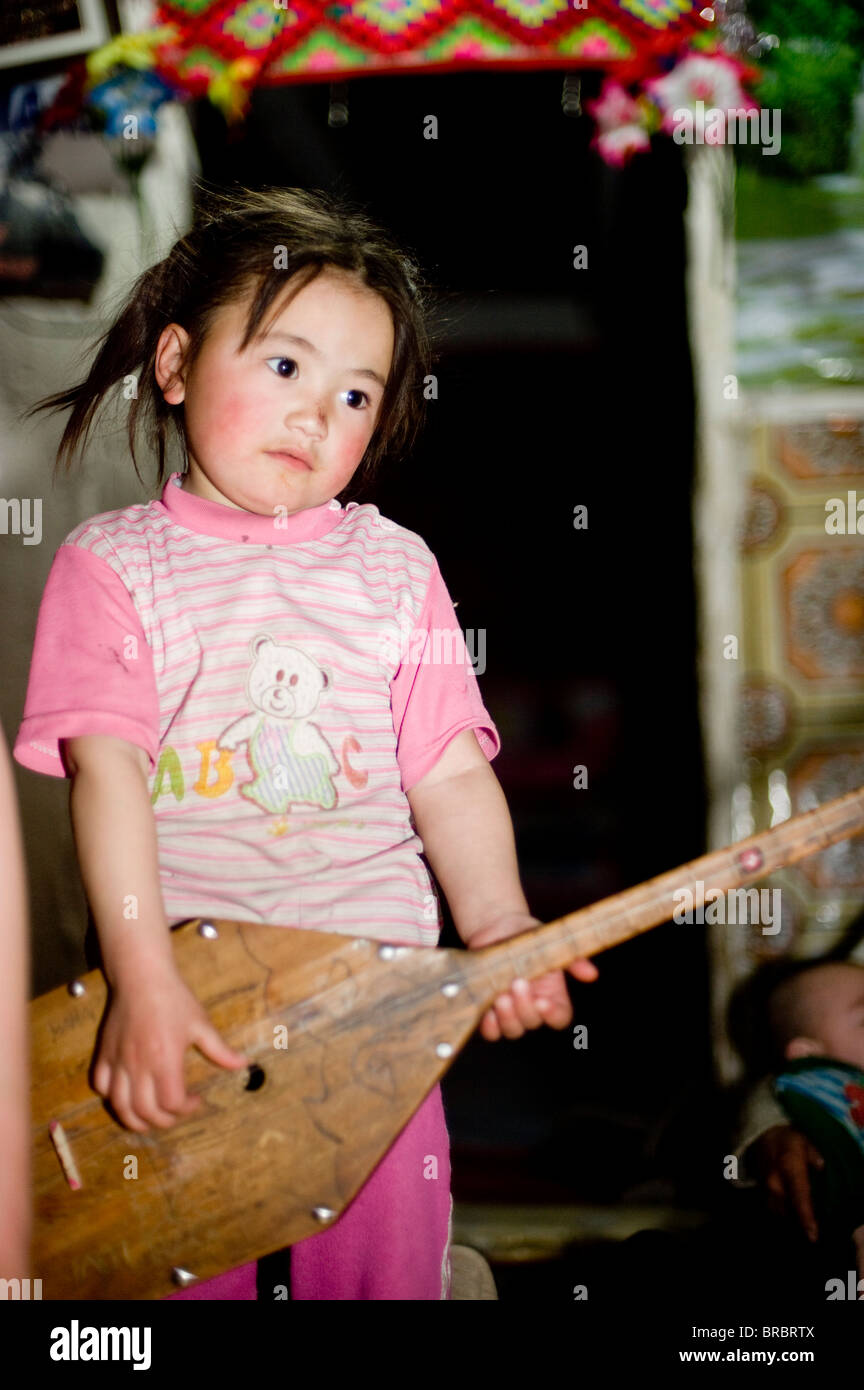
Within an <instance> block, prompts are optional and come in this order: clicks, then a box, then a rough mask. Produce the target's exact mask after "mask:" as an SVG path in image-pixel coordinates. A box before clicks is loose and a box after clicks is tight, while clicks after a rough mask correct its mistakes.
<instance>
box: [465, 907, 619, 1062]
mask: <svg viewBox="0 0 864 1390" xmlns="http://www.w3.org/2000/svg"><path fill="white" fill-rule="evenodd" d="M542 925H543V923H542V922H541V921H540V919H539V917H531V916H529V915H528V914H526V913H516V912H510V913H507V914H506V915H504V916H501V917H496V919H495V920H494V921H493V922H489V923H487V924H486V926H484V927H482V928H481V929H480V931H478V932H475V933H474V934H473V936H472V937H471V940H470V941H469V942H468V943H467V945H468V948H469V950H476V948H477V947H478V946H490V945H491V944H492V942H493V941H503V940H505V939H506V938H507V937H509V936H518V935H519V934H520V932H525V931H528V930H530V928H531V927H540V926H542ZM567 970H568V973H569V974H571V975H573V976H574V977H575V978H576V979H577V980H582V981H583V982H584V983H585V984H589V983H590V982H591V981H592V980H596V979H597V976H598V973H599V972H598V970H597V967H596V965H593V964H592V962H591V961H590V960H584V959H581V958H580V959H578V960H572V961H571V962H570V964H569V965H568V966H567ZM572 1017H573V1008H572V1005H571V1003H570V996H569V994H568V993H567V982H566V981H565V979H564V972H563V970H551V971H549V973H548V974H546V975H538V976H537V978H536V979H534V980H514V981H513V984H512V986H511V988H510V990H509V991H508V992H507V993H506V994H499V995H498V998H497V999H496V1000H495V1003H494V1004H493V1006H492V1008H491V1009H489V1010H488V1011H487V1012H486V1013H485V1014H484V1015H483V1020H482V1022H481V1024H480V1033H481V1035H482V1036H483V1037H484V1038H486V1039H487V1041H488V1042H497V1041H498V1039H499V1038H501V1037H505V1038H521V1037H522V1035H523V1033H524V1032H525V1031H526V1029H528V1028H540V1027H541V1026H542V1025H543V1024H544V1023H546V1024H548V1026H549V1027H550V1028H566V1027H567V1025H568V1023H569V1022H570V1020H571V1019H572Z"/></svg>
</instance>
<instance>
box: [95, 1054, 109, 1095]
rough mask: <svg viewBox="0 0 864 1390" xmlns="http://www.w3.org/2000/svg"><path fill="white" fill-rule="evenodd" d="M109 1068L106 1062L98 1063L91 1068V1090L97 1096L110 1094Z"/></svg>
mask: <svg viewBox="0 0 864 1390" xmlns="http://www.w3.org/2000/svg"><path fill="white" fill-rule="evenodd" d="M111 1075H112V1072H111V1067H110V1065H109V1064H108V1062H103V1061H101V1060H100V1061H98V1062H97V1063H96V1066H95V1067H94V1068H93V1090H94V1091H96V1093H97V1095H100V1096H107V1095H110V1092H111Z"/></svg>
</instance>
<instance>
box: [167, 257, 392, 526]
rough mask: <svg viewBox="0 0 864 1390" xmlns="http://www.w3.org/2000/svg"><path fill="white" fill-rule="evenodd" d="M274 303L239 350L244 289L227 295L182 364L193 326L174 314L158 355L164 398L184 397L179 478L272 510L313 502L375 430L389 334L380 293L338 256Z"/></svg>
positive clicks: (342, 476) (250, 508)
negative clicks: (232, 299) (183, 466)
mask: <svg viewBox="0 0 864 1390" xmlns="http://www.w3.org/2000/svg"><path fill="white" fill-rule="evenodd" d="M289 284H290V282H289ZM292 287H293V286H292ZM287 288H288V287H287V286H286V289H287ZM280 302H281V303H284V296H282V297H281V299H277V301H276V311H275V315H271V317H270V319H269V321H268V320H265V322H264V323H262V325H261V328H262V329H264V332H265V336H262V337H258V338H254V339H253V340H252V342H250V343H249V345H248V347H246V348H245V349H244V351H243V352H239V351H238V347H239V343H240V340H241V338H242V336H243V328H244V324H245V319H246V312H247V308H248V304H249V299H248V298H247V299H246V300H244V301H243V302H242V303H234V304H230V305H226V306H224V307H223V308H222V309H220V310H219V312H218V314H217V316H216V318H215V320H214V322H213V324H212V326H211V328H210V331H209V333H208V335H207V338H206V341H205V343H204V345H203V347H202V349H201V352H200V354H199V356H198V359H197V361H196V362H195V363H194V364H193V365H192V366H191V367H187V368H183V367H182V366H181V362H180V358H181V351H182V349H183V348H184V347H185V345H186V343H187V342H188V336H189V335H188V333H187V332H186V330H185V328H183V327H182V326H181V325H180V324H177V323H172V324H169V325H168V327H167V328H165V329H163V331H162V333H161V334H160V337H159V343H158V345H157V350H156V363H155V371H156V380H157V381H158V383H159V385H160V387H161V388H162V393H163V395H164V397H165V400H166V401H168V402H169V404H172V405H175V404H178V403H179V402H180V401H183V402H185V425H186V446H187V452H188V456H189V472H188V475H187V477H186V479H185V481H184V484H183V486H184V488H185V489H186V490H187V491H189V492H193V493H195V494H196V495H197V496H199V497H206V498H209V500H210V501H213V502H222V503H224V504H226V505H227V506H229V507H236V508H238V509H240V510H242V511H247V512H257V513H259V514H261V515H269V516H278V515H290V514H292V513H294V512H300V511H304V510H305V509H306V508H307V507H317V506H320V505H321V504H322V503H325V502H329V501H330V499H331V498H333V497H335V496H336V494H337V493H338V492H341V490H342V488H344V487H345V486H346V484H347V483H348V482H349V481H350V479H351V478H352V476H353V474H354V473H355V472H356V470H357V467H358V465H359V464H360V461H361V459H362V458H363V455H364V453H365V451H366V447H367V445H368V444H369V441H370V439H371V438H372V435H373V433H374V430H375V425H376V423H377V420H378V415H379V412H380V408H381V401H382V398H383V395H384V386H385V383H386V381H387V377H388V374H389V371H390V365H391V362H392V358H393V343H394V332H393V319H392V316H391V313H390V309H389V307H388V305H387V303H386V302H385V301H384V300H383V299H382V298H381V297H380V296H379V295H377V294H376V293H375V292H374V291H373V290H370V289H368V288H367V287H366V286H365V285H362V284H360V283H359V282H358V281H357V280H355V279H354V278H353V277H352V276H350V275H349V274H347V273H346V272H344V271H341V270H338V269H334V268H333V267H330V266H328V267H325V269H324V270H322V271H321V273H320V274H319V275H318V276H316V278H315V279H314V280H312V281H311V282H310V283H309V284H308V285H306V286H305V287H304V288H303V289H302V290H300V291H299V293H298V294H296V295H295V296H294V298H293V299H292V300H291V302H290V303H289V304H287V305H285V307H284V308H282V309H281V311H280V309H279V304H280ZM259 331H260V330H259ZM277 509H278V510H277Z"/></svg>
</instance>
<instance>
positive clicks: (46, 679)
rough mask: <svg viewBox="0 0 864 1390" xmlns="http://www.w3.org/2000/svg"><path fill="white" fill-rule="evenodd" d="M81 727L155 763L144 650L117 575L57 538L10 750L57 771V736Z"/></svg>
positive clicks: (154, 712) (154, 723) (155, 727)
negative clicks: (124, 742) (143, 752)
mask: <svg viewBox="0 0 864 1390" xmlns="http://www.w3.org/2000/svg"><path fill="white" fill-rule="evenodd" d="M81 734H109V735H111V736H113V737H115V738H125V739H127V740H128V742H129V743H135V744H138V745H139V746H140V747H141V748H144V749H145V750H146V752H147V753H149V755H150V760H151V764H153V765H155V762H156V758H157V756H158V752H159V701H158V696H157V693H156V678H155V674H154V670H153V657H152V653H151V651H150V647H149V645H148V643H147V639H146V637H145V636H144V630H143V628H142V626H141V620H140V618H139V616H138V612H137V610H136V608H135V604H134V603H133V601H132V598H131V595H130V594H129V591H128V590H127V588H126V586H125V585H124V583H123V581H122V580H121V579H120V578H119V576H118V575H116V574H115V573H114V571H113V570H112V569H111V566H110V565H109V564H107V563H106V562H105V561H104V560H100V559H99V557H98V556H96V555H93V554H91V552H90V551H89V550H83V549H82V548H80V547H79V546H76V545H61V547H60V549H59V550H58V552H57V554H56V555H55V557H54V563H53V564H52V566H51V570H50V573H49V575H48V580H47V582H46V585H45V592H44V594H43V595H42V603H41V605H40V607H39V618H38V621H37V623H36V637H35V640H34V643H33V656H32V659H31V663H30V678H29V682H28V685H27V698H26V701H25V704H24V715H23V718H22V721H21V727H20V729H19V730H18V737H17V739H16V741H15V747H14V750H13V751H14V755H15V758H16V760H17V761H18V762H19V763H21V764H22V766H23V767H29V768H32V769H33V771H34V772H47V773H50V774H51V775H52V776H54V777H64V776H65V775H66V773H65V769H64V767H63V763H62V761H61V758H60V748H59V742H58V741H59V740H60V739H61V738H75V737H77V736H79V735H81Z"/></svg>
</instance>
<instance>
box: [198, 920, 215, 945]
mask: <svg viewBox="0 0 864 1390" xmlns="http://www.w3.org/2000/svg"><path fill="white" fill-rule="evenodd" d="M198 935H199V936H206V938H207V940H208V941H215V940H216V938H217V937H218V935H219V933H218V931H217V930H216V928H215V927H214V925H213V923H212V922H200V923H199V924H198Z"/></svg>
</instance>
